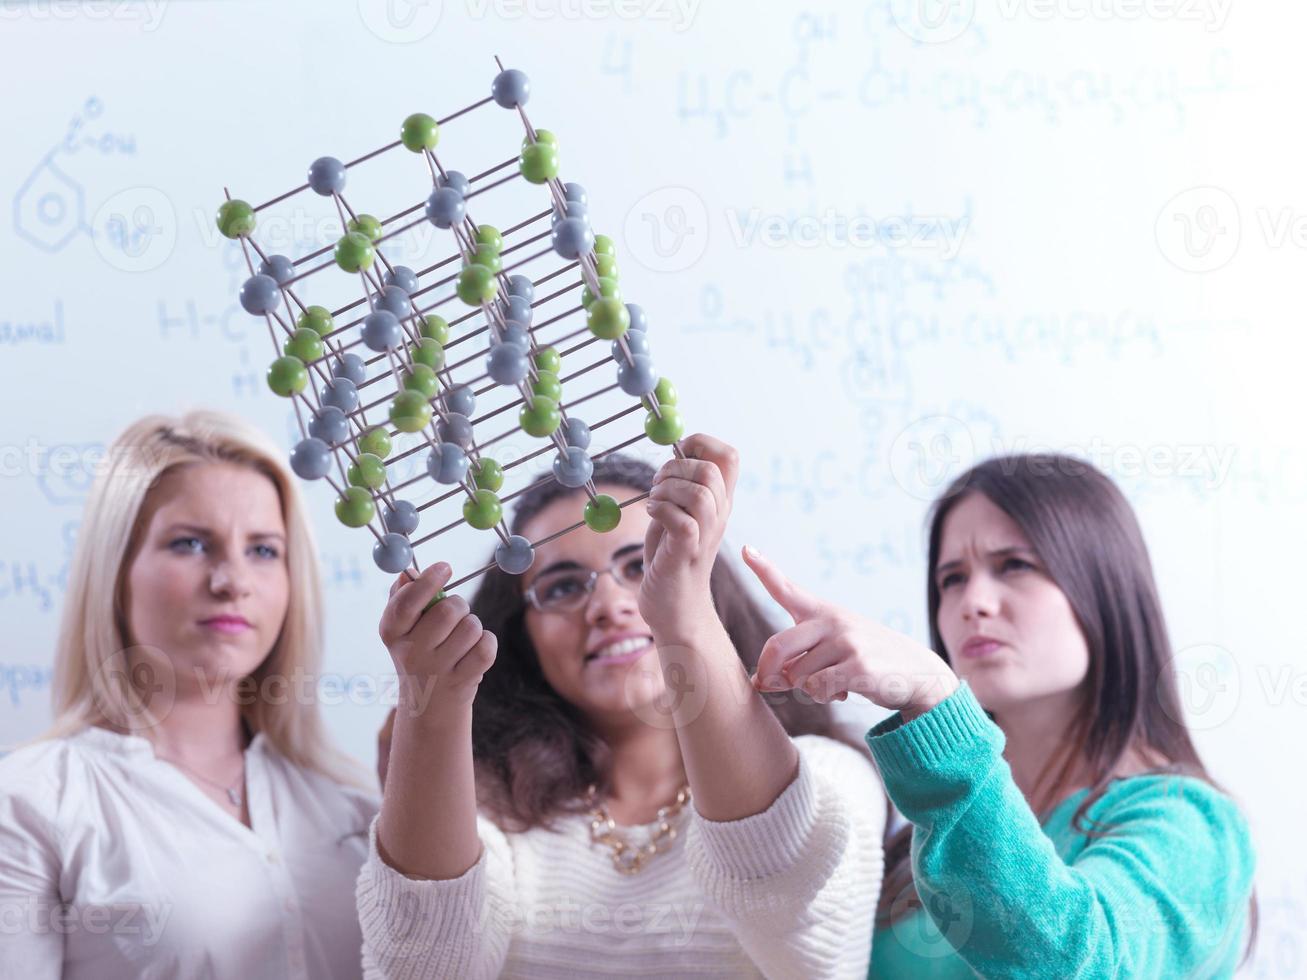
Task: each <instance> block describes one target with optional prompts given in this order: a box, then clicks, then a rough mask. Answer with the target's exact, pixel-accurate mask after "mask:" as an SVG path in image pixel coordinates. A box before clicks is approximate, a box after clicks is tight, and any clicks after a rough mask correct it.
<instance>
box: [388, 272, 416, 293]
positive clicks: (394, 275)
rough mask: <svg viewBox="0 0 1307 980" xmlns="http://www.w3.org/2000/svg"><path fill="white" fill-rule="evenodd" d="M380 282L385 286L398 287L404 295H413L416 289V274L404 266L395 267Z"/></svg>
mask: <svg viewBox="0 0 1307 980" xmlns="http://www.w3.org/2000/svg"><path fill="white" fill-rule="evenodd" d="M381 281H382V282H383V283H385V284H386V285H387V286H398V287H399V288H400V289H402V290H404V292H406V293H410V294H411V293H415V292H417V288H418V277H417V273H416V272H414V271H413V270H412V269H410V268H409V267H408V266H406V265H397V266H395V268H394V269H392V270H391V271H390V272H387V273H386V274H385V276H383V277H382V279H381Z"/></svg>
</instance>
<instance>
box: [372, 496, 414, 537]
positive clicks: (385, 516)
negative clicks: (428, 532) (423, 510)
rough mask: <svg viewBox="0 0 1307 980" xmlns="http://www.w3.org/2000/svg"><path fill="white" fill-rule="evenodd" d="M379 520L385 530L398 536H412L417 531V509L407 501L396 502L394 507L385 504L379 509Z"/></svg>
mask: <svg viewBox="0 0 1307 980" xmlns="http://www.w3.org/2000/svg"><path fill="white" fill-rule="evenodd" d="M381 519H382V520H383V521H384V522H385V524H386V528H387V530H390V531H395V532H397V533H399V534H412V533H413V532H414V531H416V530H417V529H418V509H417V507H416V506H414V505H413V504H412V503H410V502H409V501H407V500H396V501H395V506H394V507H391V506H390V504H386V505H384V506H383V507H382V509H381Z"/></svg>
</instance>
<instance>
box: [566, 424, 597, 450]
mask: <svg viewBox="0 0 1307 980" xmlns="http://www.w3.org/2000/svg"><path fill="white" fill-rule="evenodd" d="M559 431H560V432H562V433H563V441H564V442H565V443H567V444H568V445H569V446H575V447H576V448H577V449H589V448H590V426H588V425H586V424H585V423H584V422H582V421H581V420H580V419H578V418H576V417H570V418H568V419H567V420H566V421H564V422H563V425H562V428H561V429H560V430H559Z"/></svg>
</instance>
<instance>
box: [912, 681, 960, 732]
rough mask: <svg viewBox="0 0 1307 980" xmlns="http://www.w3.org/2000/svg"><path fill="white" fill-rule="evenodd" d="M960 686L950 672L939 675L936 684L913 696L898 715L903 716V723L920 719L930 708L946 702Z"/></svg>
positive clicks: (929, 685)
mask: <svg viewBox="0 0 1307 980" xmlns="http://www.w3.org/2000/svg"><path fill="white" fill-rule="evenodd" d="M960 684H961V681H959V680H958V678H957V676H956V675H955V674H953V672H952V671H950V672H949V673H947V674H944V675H941V676H940V677H939V679H938V680H937V681H936V682H934V683H931V684H928V685H926V686H925V687H924V688H923V689H922V690H921V691H918V692H917V693H916V694H914V695H913V697H912V700H910V701H909V702H908V703H907V704H905V705H904V706H903V707H902V708H900V709H899V714H901V715H902V716H903V720H904V722H909V721H912V720H914V719H916V718H920V717H921V716H922V715H924V714H926V712H928V711H930V710H931V709H932V708H935V707H936V706H938V705H939V704H941V703H942V702H944V701H947V700H948V699H949V698H950V697H951V696H952V695H953V693H954V692H955V691H956V690H957V689H958V687H959V686H960Z"/></svg>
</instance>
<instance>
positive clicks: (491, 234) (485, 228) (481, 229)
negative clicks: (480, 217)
mask: <svg viewBox="0 0 1307 980" xmlns="http://www.w3.org/2000/svg"><path fill="white" fill-rule="evenodd" d="M477 244H478V245H489V246H490V247H491V248H493V249H494V250H495V251H496V252H498V251H499V250H500V249H502V248H503V247H504V236H503V235H501V234H500V233H499V229H498V228H496V227H495V226H494V225H477Z"/></svg>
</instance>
